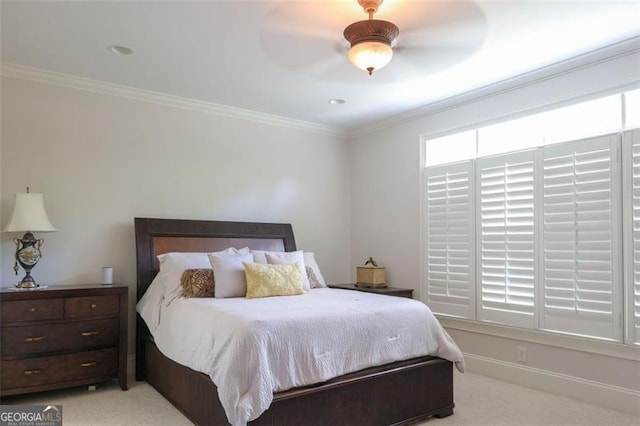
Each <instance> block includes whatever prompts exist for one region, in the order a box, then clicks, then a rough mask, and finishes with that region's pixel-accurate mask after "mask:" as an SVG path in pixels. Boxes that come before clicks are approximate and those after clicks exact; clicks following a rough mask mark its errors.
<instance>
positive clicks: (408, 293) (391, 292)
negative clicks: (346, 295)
mask: <svg viewBox="0 0 640 426" xmlns="http://www.w3.org/2000/svg"><path fill="white" fill-rule="evenodd" d="M329 288H341V289H344V290H357V291H364V292H366V293H376V294H386V295H387V296H398V297H406V298H408V299H411V298H412V297H413V289H411V288H400V287H382V288H380V287H377V288H376V287H361V286H357V285H355V284H329Z"/></svg>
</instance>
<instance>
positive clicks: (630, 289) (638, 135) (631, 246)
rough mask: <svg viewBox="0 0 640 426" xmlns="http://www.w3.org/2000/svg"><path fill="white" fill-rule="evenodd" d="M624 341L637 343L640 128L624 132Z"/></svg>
mask: <svg viewBox="0 0 640 426" xmlns="http://www.w3.org/2000/svg"><path fill="white" fill-rule="evenodd" d="M624 144H625V146H624V149H625V151H624V152H625V155H624V156H623V158H624V161H625V174H624V176H625V180H624V183H623V193H624V194H625V199H624V201H625V206H624V209H625V219H626V221H625V226H627V227H628V228H625V229H628V231H625V233H624V236H625V237H626V238H627V240H626V241H625V252H626V254H627V266H626V272H627V274H626V285H627V293H626V294H627V312H628V315H627V324H628V333H627V334H628V338H627V340H628V342H629V343H635V344H636V345H638V344H640V130H632V131H628V132H626V133H625V135H624Z"/></svg>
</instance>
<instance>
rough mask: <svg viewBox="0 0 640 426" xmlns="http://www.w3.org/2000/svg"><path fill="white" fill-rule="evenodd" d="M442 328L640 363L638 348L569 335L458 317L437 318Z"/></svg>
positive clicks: (440, 316) (439, 316)
mask: <svg viewBox="0 0 640 426" xmlns="http://www.w3.org/2000/svg"><path fill="white" fill-rule="evenodd" d="M436 316H437V317H438V320H439V321H440V324H442V326H443V327H445V328H449V329H455V330H461V331H467V332H471V333H478V334H486V335H489V336H496V337H503V338H507V339H514V340H521V341H525V342H531V343H538V344H542V345H549V346H555V347H560V348H564V349H572V350H576V351H582V352H589V353H595V354H599V355H606V356H611V357H615V358H621V359H627V360H631V361H639V362H640V350H639V349H640V348H639V347H638V346H637V345H626V344H622V343H618V342H610V341H604V340H595V339H589V338H585V337H579V336H572V335H568V334H556V333H550V332H544V331H537V330H525V329H520V328H514V327H507V326H503V325H498V324H490V323H480V322H475V321H469V320H464V319H459V318H452V317H447V316H442V315H436Z"/></svg>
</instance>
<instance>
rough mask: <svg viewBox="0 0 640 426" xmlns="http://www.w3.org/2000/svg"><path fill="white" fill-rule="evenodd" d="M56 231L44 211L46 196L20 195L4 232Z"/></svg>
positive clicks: (16, 199) (16, 198)
mask: <svg viewBox="0 0 640 426" xmlns="http://www.w3.org/2000/svg"><path fill="white" fill-rule="evenodd" d="M55 230H56V229H55V228H54V227H53V225H52V224H51V221H49V217H48V216H47V212H46V210H45V209H44V196H43V195H42V194H34V193H25V192H22V193H18V194H16V196H15V204H14V206H13V213H12V214H11V218H10V219H9V222H8V223H7V225H6V226H5V227H4V229H3V230H2V232H27V231H31V232H53V231H55Z"/></svg>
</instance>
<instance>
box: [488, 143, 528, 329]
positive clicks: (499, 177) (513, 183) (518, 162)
mask: <svg viewBox="0 0 640 426" xmlns="http://www.w3.org/2000/svg"><path fill="white" fill-rule="evenodd" d="M534 166H535V163H534V151H527V152H520V153H514V154H506V155H500V156H496V157H488V158H482V159H479V160H478V161H477V169H478V172H477V185H478V189H477V191H478V192H477V196H476V198H477V200H478V202H477V208H476V210H477V215H476V218H477V221H478V222H477V228H478V234H479V238H480V243H479V247H478V259H477V262H478V267H479V270H478V274H479V280H480V286H479V291H480V294H479V295H478V297H479V301H480V303H479V310H478V319H479V320H483V321H491V322H498V323H502V324H508V325H514V326H519V327H525V328H534V327H535V325H536V320H535V281H536V277H535V265H536V257H535V252H536V250H535V222H534V207H535V206H534V197H535V187H534Z"/></svg>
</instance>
